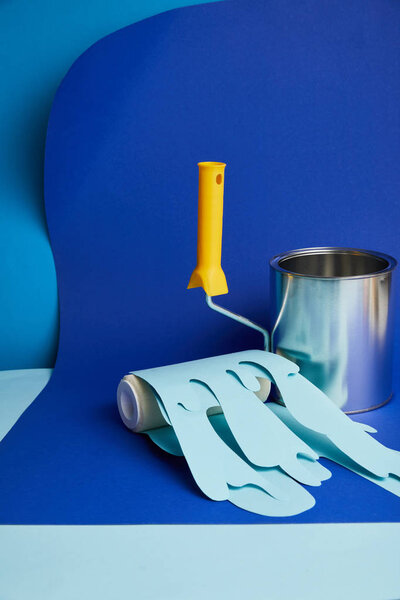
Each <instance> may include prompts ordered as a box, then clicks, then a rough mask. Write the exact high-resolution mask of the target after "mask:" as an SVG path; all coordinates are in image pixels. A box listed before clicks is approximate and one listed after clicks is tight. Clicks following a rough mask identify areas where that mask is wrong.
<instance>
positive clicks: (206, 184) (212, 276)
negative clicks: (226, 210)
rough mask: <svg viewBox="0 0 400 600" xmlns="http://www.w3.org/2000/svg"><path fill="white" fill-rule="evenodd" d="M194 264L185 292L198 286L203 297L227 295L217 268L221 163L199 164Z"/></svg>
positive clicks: (222, 278) (221, 198) (223, 170)
mask: <svg viewBox="0 0 400 600" xmlns="http://www.w3.org/2000/svg"><path fill="white" fill-rule="evenodd" d="M198 166H199V214H198V224H197V265H196V268H195V270H194V271H193V273H192V276H191V278H190V281H189V285H188V289H189V288H195V287H202V288H203V290H204V291H205V293H206V294H207V296H219V295H220V294H227V293H228V286H227V283H226V277H225V273H224V272H223V270H222V267H221V251H222V215H223V205H224V173H225V167H226V165H225V163H220V162H200V163H198Z"/></svg>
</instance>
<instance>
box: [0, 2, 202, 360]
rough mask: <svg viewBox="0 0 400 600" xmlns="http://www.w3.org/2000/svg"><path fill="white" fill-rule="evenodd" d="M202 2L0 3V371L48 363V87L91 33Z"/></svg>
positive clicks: (52, 311) (53, 338) (51, 331)
mask: <svg viewBox="0 0 400 600" xmlns="http://www.w3.org/2000/svg"><path fill="white" fill-rule="evenodd" d="M200 3H201V0H192V1H191V0H186V1H185V0H181V1H179V0H114V1H111V0H34V1H32V0H3V1H2V2H0V82H1V88H0V370H1V369H22V368H33V367H50V366H52V365H53V362H54V358H55V354H56V349H57V335H58V311H57V284H56V275H55V269H54V263H53V258H52V254H51V249H50V245H49V242H48V237H47V231H46V222H45V216H44V209H43V189H42V187H43V185H42V184H43V151H44V141H45V134H46V123H47V118H48V114H49V110H50V107H51V102H52V99H53V96H54V93H55V91H56V89H57V86H58V85H59V83H60V81H61V79H62V77H63V76H64V75H65V73H66V71H67V70H68V68H69V67H70V66H71V64H72V63H73V62H74V60H75V59H76V58H78V56H79V55H80V54H82V52H83V51H84V50H85V49H86V48H88V47H89V46H90V45H91V44H93V43H94V42H95V41H97V40H98V39H100V38H102V37H104V36H105V35H107V34H108V33H111V32H113V31H115V30H117V29H119V28H121V27H124V26H125V25H129V24H130V23H133V22H135V21H139V20H140V19H144V18H146V17H148V16H151V15H153V14H156V13H159V12H162V11H165V10H169V9H171V8H175V7H178V6H184V5H191V4H200Z"/></svg>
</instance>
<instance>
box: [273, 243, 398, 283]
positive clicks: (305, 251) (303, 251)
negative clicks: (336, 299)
mask: <svg viewBox="0 0 400 600" xmlns="http://www.w3.org/2000/svg"><path fill="white" fill-rule="evenodd" d="M323 253H325V254H334V253H342V254H346V253H349V254H356V255H357V254H364V255H365V254H366V255H369V256H372V257H374V258H378V259H382V260H384V261H385V262H386V263H387V266H386V267H385V268H384V269H380V270H379V271H372V272H371V273H365V274H363V275H309V274H307V273H298V272H295V271H291V270H290V269H285V268H284V267H283V266H282V265H281V264H280V262H281V261H282V260H283V259H286V258H292V257H294V256H302V255H309V254H323ZM269 264H270V267H271V268H272V269H274V270H275V271H280V272H281V273H286V274H287V275H291V276H293V277H306V278H308V279H340V280H343V279H370V278H371V277H377V276H378V275H383V274H385V273H390V272H391V271H393V270H394V269H395V268H396V267H397V260H396V259H395V258H394V257H393V256H391V255H390V254H385V253H384V252H377V251H375V250H364V249H361V248H348V247H342V246H316V247H311V248H299V249H297V250H288V251H286V252H281V253H280V254H276V255H275V256H273V257H272V258H271V260H270V261H269Z"/></svg>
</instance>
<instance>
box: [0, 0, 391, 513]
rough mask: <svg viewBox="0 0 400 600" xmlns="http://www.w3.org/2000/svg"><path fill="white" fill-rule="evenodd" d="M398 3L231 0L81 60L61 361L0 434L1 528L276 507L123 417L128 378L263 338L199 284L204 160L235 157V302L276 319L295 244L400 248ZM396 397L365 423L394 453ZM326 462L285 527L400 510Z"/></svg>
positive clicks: (64, 143) (61, 146) (54, 200)
mask: <svg viewBox="0 0 400 600" xmlns="http://www.w3.org/2000/svg"><path fill="white" fill-rule="evenodd" d="M399 17H400V5H398V4H396V3H392V2H375V1H374V2H372V1H368V2H361V0H351V1H350V2H348V3H346V6H344V4H343V3H342V2H337V1H333V2H325V1H324V2H320V1H318V2H317V1H316V0H315V1H311V0H304V1H302V2H299V3H296V4H295V3H293V2H289V1H283V2H280V3H270V2H266V3H264V2H258V1H256V2H252V3H246V2H244V3H237V2H227V3H218V4H215V5H209V6H205V7H195V8H186V9H182V10H179V11H175V12H172V13H168V14H165V15H161V16H159V17H156V18H153V19H151V20H148V21H144V22H142V23H139V24H136V25H134V26H132V27H128V28H126V29H124V30H122V31H120V32H118V33H116V34H114V35H111V36H109V37H107V38H105V39H103V40H101V41H100V42H99V43H97V44H96V45H95V46H93V47H92V48H91V49H90V50H89V51H88V52H86V53H85V54H84V55H83V56H82V57H81V58H80V59H79V60H78V61H77V62H76V63H75V64H74V66H73V67H72V69H71V71H70V72H69V74H68V76H67V77H66V79H65V80H64V82H63V84H62V86H61V88H60V90H59V92H58V93H57V96H56V99H55V104H54V107H53V111H52V115H51V119H50V124H49V132H48V140H47V150H46V209H47V216H48V223H49V229H50V235H51V239H52V245H53V251H54V257H55V263H56V269H57V276H58V284H59V293H60V309H61V335H60V350H59V357H58V361H57V365H56V370H55V373H54V376H53V377H52V379H51V381H50V383H49V385H48V386H47V388H46V390H45V391H44V392H43V393H42V395H41V396H40V397H39V399H38V400H37V401H36V402H35V403H34V404H33V405H32V406H31V407H30V408H29V409H28V410H27V411H26V413H25V414H24V415H23V417H22V418H21V419H20V422H19V423H18V424H17V425H16V426H15V427H14V429H13V430H12V431H11V432H10V433H9V434H8V435H7V437H6V438H5V439H4V441H3V442H2V444H1V446H0V476H1V477H2V478H3V480H7V481H8V485H7V489H5V490H4V493H2V496H1V498H0V511H1V515H2V516H1V519H2V522H9V523H10V522H11V523H15V522H18V523H155V522H156V523H168V522H169V523H171V522H187V523H196V522H197V523H202V522H209V523H218V522H230V523H251V522H253V523H255V522H269V521H271V520H269V519H266V518H262V517H259V516H256V515H246V514H245V513H243V512H241V511H239V510H237V509H236V508H234V507H232V506H229V505H228V503H213V502H210V501H208V500H207V499H205V498H204V497H202V496H201V495H200V494H199V493H198V492H197V491H196V488H195V486H194V484H193V482H192V480H191V478H190V476H189V473H188V470H187V468H186V467H185V465H184V463H183V461H182V460H180V459H179V458H173V457H166V456H165V454H164V453H162V452H161V451H159V450H157V449H156V448H154V447H153V446H152V445H151V443H150V442H148V441H147V440H146V439H144V437H142V436H133V435H131V434H130V433H129V432H128V431H126V430H124V429H123V427H122V425H121V423H120V420H119V417H118V415H117V411H116V402H115V390H116V385H117V382H118V380H119V378H120V377H121V376H122V375H123V374H124V373H125V372H128V371H129V370H132V369H135V370H139V369H142V368H149V367H153V366H157V365H160V364H166V363H169V362H178V361H182V360H190V359H195V358H200V357H203V356H207V355H212V354H217V353H223V352H232V351H235V350H240V349H246V348H251V347H260V346H261V342H262V340H261V339H260V338H259V336H257V334H256V333H254V332H250V331H246V330H244V329H243V328H242V327H241V326H240V325H238V324H235V323H231V322H230V321H227V320H224V319H223V318H222V317H220V316H219V315H216V314H214V313H212V312H211V311H210V310H209V309H208V308H207V307H206V305H205V303H204V300H203V294H202V293H201V291H191V292H187V291H186V290H185V287H186V284H187V280H188V277H189V275H190V273H191V271H192V268H193V265H194V261H195V247H196V241H195V238H196V211H197V206H196V204H197V202H196V186H197V169H196V167H195V163H196V162H197V161H198V160H224V161H226V162H227V163H228V168H227V173H226V190H225V191H226V202H225V207H226V213H225V214H226V218H225V232H224V236H225V241H224V252H223V265H224V268H225V271H226V274H227V277H228V282H229V285H230V295H229V296H226V297H225V298H224V301H225V302H226V304H227V305H229V306H231V307H232V308H235V309H236V310H238V311H239V312H240V311H241V312H243V313H245V314H246V315H248V316H251V317H254V318H257V319H259V320H260V321H262V322H265V320H266V317H267V312H268V311H267V259H268V257H269V256H271V255H272V254H274V253H276V252H279V251H281V250H285V249H288V248H293V247H299V246H304V245H324V244H328V245H329V244H337V245H354V246H360V247H366V246H367V247H372V248H374V247H375V248H377V249H381V250H385V251H387V252H390V253H392V254H394V255H398V254H399V252H398V245H399V242H398V237H397V232H396V228H395V227H394V226H393V224H394V223H395V222H397V221H398V217H399V204H398V191H399V189H398V188H399V185H398V184H399V181H398V171H397V170H396V165H395V161H396V156H397V154H398V150H399V145H400V138H399V132H398V130H397V129H396V122H397V121H396V119H397V118H398V117H397V115H398V112H397V107H398V104H399V95H400V76H399V70H398V69H397V65H398V55H396V50H395V43H396V40H397V31H398V25H399ZM398 413H399V409H398V404H397V403H396V402H393V403H392V404H391V405H389V406H388V407H386V408H385V409H382V410H380V411H377V412H375V413H371V414H370V415H365V416H364V418H363V420H364V421H365V422H367V423H370V424H372V425H374V426H376V427H377V428H378V430H380V436H379V439H380V440H381V441H382V442H384V443H386V444H387V445H389V446H393V447H396V445H397V444H398V439H397V438H398V436H397V422H398V418H399V415H398ZM332 472H333V477H332V479H331V480H329V481H328V482H325V483H324V485H323V486H322V487H321V488H319V489H318V490H316V491H314V490H313V493H315V497H316V500H317V505H316V507H315V508H314V509H313V510H312V511H309V512H308V513H305V514H304V515H300V516H298V517H295V518H293V519H290V521H292V522H321V521H334V522H339V521H396V520H399V517H400V508H399V502H398V499H397V498H395V497H392V496H391V495H390V494H388V493H386V492H385V491H384V490H382V489H379V488H376V487H375V486H373V485H372V484H370V483H369V482H368V481H365V480H362V479H360V478H357V477H355V476H354V475H353V474H352V473H348V472H346V471H345V470H343V469H341V468H340V467H336V468H333V469H332ZM274 522H277V521H276V520H274ZM285 522H288V520H285Z"/></svg>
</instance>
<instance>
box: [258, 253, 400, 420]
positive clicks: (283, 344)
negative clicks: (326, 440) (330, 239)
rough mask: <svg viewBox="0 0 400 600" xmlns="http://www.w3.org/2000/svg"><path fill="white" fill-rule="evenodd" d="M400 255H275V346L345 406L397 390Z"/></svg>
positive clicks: (366, 403) (359, 407) (371, 402)
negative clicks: (396, 273) (395, 288)
mask: <svg viewBox="0 0 400 600" xmlns="http://www.w3.org/2000/svg"><path fill="white" fill-rule="evenodd" d="M396 265H397V262H396V260H395V259H394V258H393V257H391V256H389V255H387V254H383V253H380V252H371V251H369V250H358V249H355V248H337V247H322V248H303V249H300V250H293V251H290V252H284V253H282V254H279V255H277V256H275V257H274V258H272V259H271V261H270V267H271V272H270V274H271V310H272V313H271V314H272V318H273V322H272V325H273V327H272V332H271V350H272V351H273V352H276V353H277V354H280V355H282V356H285V357H287V358H289V359H290V360H292V361H294V362H296V363H297V364H298V365H299V367H300V369H301V373H302V374H303V375H304V376H305V377H307V378H308V379H309V380H310V381H312V382H313V383H314V384H315V385H316V386H318V387H319V388H320V389H321V390H323V391H324V392H325V393H326V394H327V395H328V396H329V397H330V398H331V399H332V400H333V402H335V404H337V405H338V406H339V407H340V408H342V409H343V410H344V411H346V412H349V413H355V412H363V411H366V410H372V409H373V408H378V407H379V406H381V405H383V404H385V403H386V402H387V401H388V400H389V399H390V397H391V395H392V345H393V339H392V338H393V317H394V315H393V299H392V293H391V288H392V272H393V270H394V269H395V267H396Z"/></svg>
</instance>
